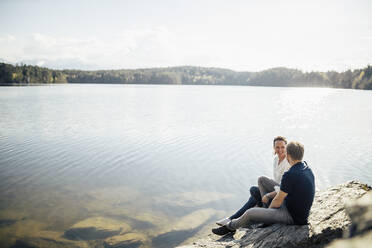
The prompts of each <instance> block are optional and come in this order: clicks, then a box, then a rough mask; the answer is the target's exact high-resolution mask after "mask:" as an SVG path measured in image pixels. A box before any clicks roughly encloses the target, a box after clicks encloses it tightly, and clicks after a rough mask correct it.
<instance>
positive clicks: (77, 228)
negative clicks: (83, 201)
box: [64, 217, 131, 240]
mask: <svg viewBox="0 0 372 248" xmlns="http://www.w3.org/2000/svg"><path fill="white" fill-rule="evenodd" d="M130 230H131V228H130V226H129V225H128V224H126V223H124V222H121V221H118V220H114V219H110V218H105V217H92V218H88V219H85V220H83V221H80V222H78V223H76V224H74V225H73V226H72V227H70V228H69V229H68V230H66V231H65V234H64V237H65V238H67V239H70V240H95V239H106V238H108V237H111V236H115V235H119V234H123V233H126V232H129V231H130Z"/></svg>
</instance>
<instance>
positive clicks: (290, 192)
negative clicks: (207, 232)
mask: <svg viewBox="0 0 372 248" xmlns="http://www.w3.org/2000/svg"><path fill="white" fill-rule="evenodd" d="M286 150H287V159H288V162H289V164H290V166H291V167H290V169H289V170H288V171H287V172H285V173H284V175H283V178H282V180H281V183H280V190H279V193H278V194H276V196H275V197H274V199H273V200H272V202H271V204H270V206H269V208H251V209H249V210H247V211H246V212H245V213H244V214H243V215H242V216H241V217H240V218H238V219H235V220H232V221H230V222H229V223H227V224H226V225H224V226H222V227H219V228H214V229H212V232H213V233H214V234H217V235H225V234H227V233H230V232H234V231H235V230H236V229H238V228H240V227H244V226H246V225H248V224H250V223H264V224H272V223H284V224H295V225H305V224H307V218H308V216H309V213H310V208H311V205H312V204H313V200H314V194H315V182H314V174H313V172H312V171H311V169H310V168H309V167H308V166H307V164H306V162H302V158H303V156H304V146H303V145H302V144H301V143H299V142H290V143H289V144H288V145H287V148H286Z"/></svg>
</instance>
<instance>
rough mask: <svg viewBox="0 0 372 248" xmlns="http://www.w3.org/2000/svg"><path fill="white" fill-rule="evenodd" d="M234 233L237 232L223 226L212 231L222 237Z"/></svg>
mask: <svg viewBox="0 0 372 248" xmlns="http://www.w3.org/2000/svg"><path fill="white" fill-rule="evenodd" d="M232 232H235V231H232V230H230V229H229V228H227V227H226V226H221V227H217V228H213V229H212V233H214V234H216V235H220V236H223V235H226V234H228V233H232Z"/></svg>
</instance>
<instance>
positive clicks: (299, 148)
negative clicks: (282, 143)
mask: <svg viewBox="0 0 372 248" xmlns="http://www.w3.org/2000/svg"><path fill="white" fill-rule="evenodd" d="M304 152H305V148H304V145H303V144H301V143H300V142H297V141H291V142H289V144H288V145H287V155H289V156H291V158H292V159H293V160H300V161H301V160H302V158H303V157H304Z"/></svg>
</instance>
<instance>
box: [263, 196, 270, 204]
mask: <svg viewBox="0 0 372 248" xmlns="http://www.w3.org/2000/svg"><path fill="white" fill-rule="evenodd" d="M269 200H270V198H269V197H268V196H267V194H266V195H264V196H263V197H262V202H263V203H265V204H268V203H269Z"/></svg>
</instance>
